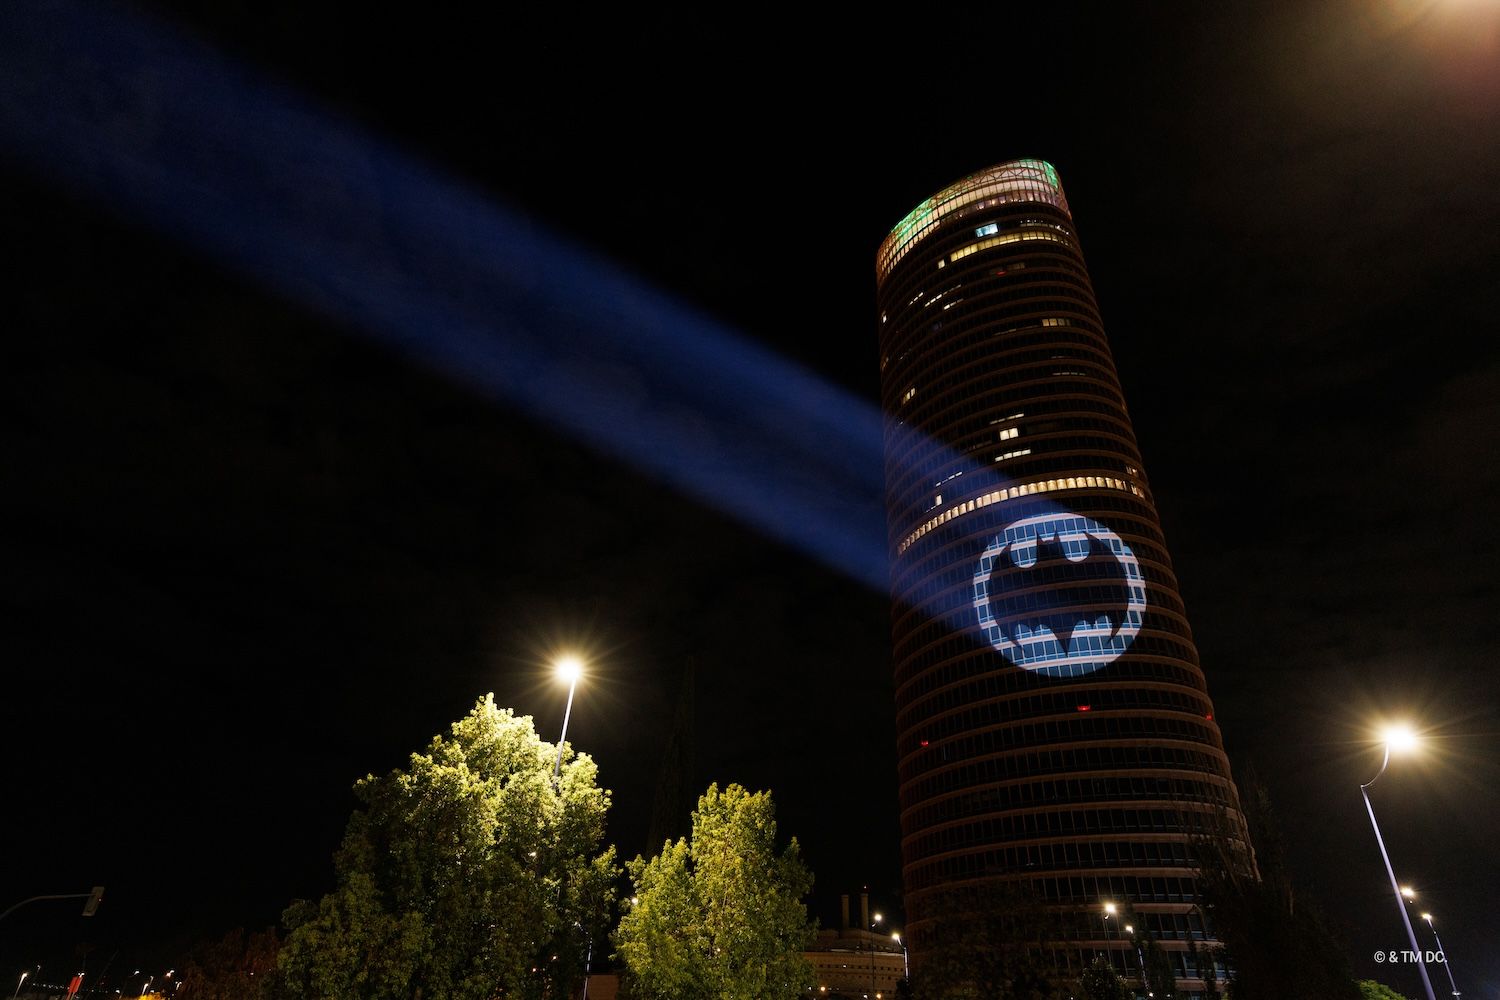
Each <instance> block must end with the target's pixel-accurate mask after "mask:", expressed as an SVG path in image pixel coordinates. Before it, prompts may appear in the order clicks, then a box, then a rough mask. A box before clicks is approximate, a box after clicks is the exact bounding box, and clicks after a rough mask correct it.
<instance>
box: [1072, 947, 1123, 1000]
mask: <svg viewBox="0 0 1500 1000" xmlns="http://www.w3.org/2000/svg"><path fill="white" fill-rule="evenodd" d="M1078 992H1079V993H1080V994H1082V996H1083V1000H1130V990H1129V988H1127V987H1126V985H1125V981H1124V980H1123V979H1121V978H1120V974H1119V973H1118V972H1116V971H1115V967H1114V966H1113V965H1110V964H1109V959H1107V958H1105V957H1104V956H1103V955H1100V956H1099V957H1098V958H1096V959H1094V961H1093V963H1092V964H1091V965H1090V966H1089V967H1088V968H1087V969H1084V970H1083V975H1082V976H1081V977H1079V980H1078Z"/></svg>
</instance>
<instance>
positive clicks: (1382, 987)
mask: <svg viewBox="0 0 1500 1000" xmlns="http://www.w3.org/2000/svg"><path fill="white" fill-rule="evenodd" d="M1354 985H1356V986H1358V987H1359V995H1360V997H1361V998H1362V1000H1406V995H1405V994H1403V993H1397V992H1396V991H1395V990H1393V989H1391V988H1390V987H1389V986H1387V985H1386V984H1385V983H1378V982H1376V981H1375V980H1373V979H1361V980H1359V981H1358V982H1357V983H1355V984H1354Z"/></svg>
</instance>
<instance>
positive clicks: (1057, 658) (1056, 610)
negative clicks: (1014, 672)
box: [974, 510, 1146, 677]
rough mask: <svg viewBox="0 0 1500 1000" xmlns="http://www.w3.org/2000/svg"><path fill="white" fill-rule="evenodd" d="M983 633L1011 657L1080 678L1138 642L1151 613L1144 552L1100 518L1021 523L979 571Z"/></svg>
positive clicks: (1061, 515)
mask: <svg viewBox="0 0 1500 1000" xmlns="http://www.w3.org/2000/svg"><path fill="white" fill-rule="evenodd" d="M974 610H975V611H976V612H978V615H979V629H980V631H981V632H983V633H984V636H985V638H986V639H988V640H989V643H990V645H991V646H993V647H995V649H996V651H997V652H999V653H1000V654H1001V655H1002V656H1004V657H1005V658H1006V659H1007V660H1009V661H1010V662H1011V663H1013V664H1015V665H1016V666H1018V667H1022V668H1024V669H1026V670H1034V671H1036V672H1037V673H1041V674H1048V675H1050V676H1052V677H1078V676H1081V675H1083V674H1088V673H1092V672H1094V671H1095V670H1098V669H1099V668H1100V667H1103V666H1105V665H1107V664H1109V663H1112V662H1114V661H1115V660H1116V659H1118V658H1119V657H1120V654H1122V653H1124V652H1125V650H1127V649H1129V648H1130V644H1131V643H1132V642H1134V641H1135V637H1136V634H1137V633H1139V632H1140V630H1141V617H1142V615H1143V614H1144V613H1145V610H1146V587H1145V578H1144V577H1143V576H1142V574H1141V564H1140V562H1139V561H1138V560H1137V559H1136V557H1135V553H1134V552H1132V551H1131V549H1130V546H1129V545H1126V544H1125V541H1124V540H1123V539H1122V538H1120V536H1119V535H1117V534H1115V533H1114V532H1113V531H1110V530H1109V529H1108V528H1106V527H1105V526H1104V525H1102V524H1100V523H1099V522H1098V521H1094V520H1091V519H1090V518H1087V517H1082V516H1080V515H1078V514H1074V513H1072V512H1071V511H1066V510H1061V511H1056V512H1054V513H1051V514H1038V515H1036V516H1033V517H1025V518H1021V519H1020V520H1018V521H1013V522H1012V523H1010V524H1009V525H1007V526H1006V527H1005V529H1004V530H1002V531H1001V532H1000V533H999V534H997V535H995V537H994V538H992V539H991V540H990V544H989V546H988V547H986V548H985V550H984V554H983V555H981V556H980V557H979V565H978V567H977V568H976V569H975V571H974Z"/></svg>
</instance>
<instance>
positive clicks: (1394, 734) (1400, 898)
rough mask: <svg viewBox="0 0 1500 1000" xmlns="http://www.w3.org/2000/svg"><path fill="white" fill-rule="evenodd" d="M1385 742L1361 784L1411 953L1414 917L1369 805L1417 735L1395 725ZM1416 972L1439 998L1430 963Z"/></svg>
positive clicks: (1430, 999) (1414, 937) (1414, 947)
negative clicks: (1375, 767) (1394, 756)
mask: <svg viewBox="0 0 1500 1000" xmlns="http://www.w3.org/2000/svg"><path fill="white" fill-rule="evenodd" d="M1382 736H1383V739H1384V743H1385V759H1384V760H1382V761H1381V763H1380V770H1379V771H1378V772H1377V773H1376V774H1375V777H1373V778H1371V779H1370V780H1369V781H1367V782H1365V783H1364V784H1363V785H1360V786H1359V793H1360V795H1362V796H1364V800H1365V810H1366V811H1367V812H1369V814H1370V826H1371V827H1372V828H1373V829H1374V830H1375V843H1376V844H1378V845H1379V846H1380V857H1381V860H1383V861H1384V862H1385V873H1386V875H1388V876H1390V880H1391V892H1392V893H1393V894H1394V895H1395V897H1396V909H1398V910H1400V911H1401V925H1402V926H1403V927H1405V928H1406V939H1407V940H1408V941H1410V942H1411V950H1412V954H1414V955H1416V954H1419V952H1420V951H1421V949H1419V948H1418V947H1417V932H1416V931H1414V930H1412V926H1411V917H1410V916H1408V915H1407V913H1406V899H1405V897H1404V895H1403V893H1402V892H1401V885H1400V883H1398V882H1397V881H1396V873H1395V871H1394V870H1392V868H1391V856H1390V855H1389V854H1387V853H1386V850H1385V838H1384V837H1382V836H1381V835H1380V824H1379V823H1377V822H1375V807H1374V806H1373V805H1371V804H1370V786H1371V785H1373V784H1375V782H1377V781H1379V780H1380V776H1381V775H1382V774H1384V773H1385V769H1386V768H1387V767H1389V766H1390V764H1391V750H1392V749H1394V750H1396V751H1398V752H1400V751H1403V750H1410V749H1411V748H1413V747H1415V746H1416V745H1417V737H1416V734H1415V733H1413V732H1412V731H1411V730H1410V729H1409V728H1407V727H1406V726H1393V727H1391V728H1389V729H1387V730H1386V731H1385V732H1384V733H1383V734H1382ZM1417 972H1418V973H1420V974H1421V976H1422V989H1423V990H1424V991H1425V992H1426V993H1427V1000H1437V997H1435V996H1434V995H1433V992H1432V980H1431V979H1429V978H1428V976H1427V965H1426V963H1424V962H1421V961H1418V962H1417Z"/></svg>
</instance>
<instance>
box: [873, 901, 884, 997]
mask: <svg viewBox="0 0 1500 1000" xmlns="http://www.w3.org/2000/svg"><path fill="white" fill-rule="evenodd" d="M884 919H885V917H884V916H882V915H881V914H879V913H877V914H875V919H874V920H873V921H871V923H870V1000H875V928H877V927H879V926H880V923H881V921H883V920H884Z"/></svg>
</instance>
